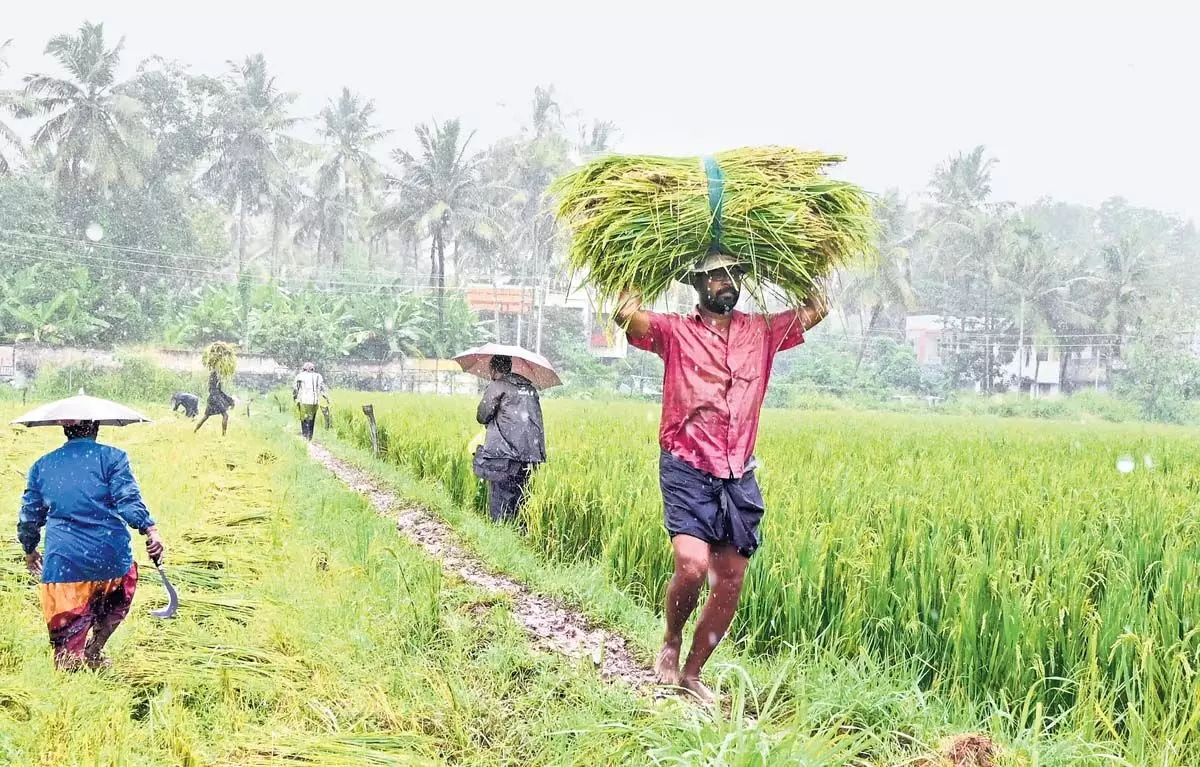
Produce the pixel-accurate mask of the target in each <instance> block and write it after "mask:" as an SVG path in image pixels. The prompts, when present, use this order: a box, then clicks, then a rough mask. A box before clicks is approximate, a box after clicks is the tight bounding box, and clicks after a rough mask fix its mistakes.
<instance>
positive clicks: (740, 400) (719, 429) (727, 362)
mask: <svg viewBox="0 0 1200 767" xmlns="http://www.w3.org/2000/svg"><path fill="white" fill-rule="evenodd" d="M648 314H649V315H650V332H649V333H647V334H646V335H645V336H643V337H642V338H633V337H632V336H631V337H630V338H629V342H630V343H631V344H633V345H634V346H636V347H637V348H639V349H644V350H645V351H649V352H654V353H655V354H657V355H658V356H660V357H662V358H663V362H664V363H665V364H666V370H665V373H664V375H663V408H662V425H661V427H660V429H659V444H660V445H661V446H662V449H663V450H666V451H667V452H669V453H671V454H672V455H674V456H675V457H677V458H679V459H681V460H682V461H684V462H685V463H687V464H689V465H690V466H693V467H695V468H697V469H699V470H700V471H703V472H705V473H707V474H711V475H712V476H714V477H722V478H737V477H741V476H742V474H743V473H744V472H745V469H746V463H747V461H749V460H750V457H751V455H752V454H753V453H754V442H755V440H756V439H757V437H758V417H759V412H760V411H761V410H762V403H763V397H765V396H766V393H767V379H768V378H770V376H771V363H772V362H774V360H775V355H776V354H777V353H778V352H781V351H783V350H784V349H791V348H792V347H794V346H799V345H800V344H802V343H804V327H803V324H802V323H801V321H800V318H799V316H798V315H797V314H796V312H795V311H786V312H780V313H779V314H770V315H767V314H743V313H742V312H738V311H735V312H734V313H733V315H732V317H731V319H730V322H729V328H728V330H727V331H726V333H727V334H728V336H727V337H726V336H725V335H722V333H721V332H720V331H718V330H716V329H714V328H713V327H711V326H709V325H708V324H706V323H705V322H704V320H702V319H701V318H700V313H699V311H697V310H693V311H692V312H691V313H690V314H688V315H682V314H658V313H655V312H648Z"/></svg>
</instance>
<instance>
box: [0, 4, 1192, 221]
mask: <svg viewBox="0 0 1200 767" xmlns="http://www.w3.org/2000/svg"><path fill="white" fill-rule="evenodd" d="M7 5H9V6H13V7H6V8H5V10H4V14H3V18H2V19H0V40H3V39H6V38H10V37H11V38H13V39H14V48H15V49H14V51H13V52H12V55H11V56H10V63H11V65H12V68H13V70H14V71H13V73H10V82H8V83H7V84H8V85H12V84H14V83H13V82H12V79H13V77H15V74H16V73H20V72H25V71H29V70H31V69H37V68H42V69H45V68H47V67H49V66H50V64H49V62H48V61H47V60H46V59H45V58H44V57H43V56H42V55H41V50H42V48H43V47H44V45H45V41H46V40H47V39H48V38H49V37H50V36H51V35H52V34H54V33H57V32H63V31H70V30H72V29H74V28H76V27H77V26H78V25H79V23H80V22H81V21H83V20H84V19H88V20H91V21H103V22H104V23H105V29H106V32H108V33H109V34H110V35H111V36H112V38H113V40H114V41H115V40H116V39H117V37H119V36H121V35H124V36H125V38H126V46H127V57H126V58H127V60H126V67H127V69H128V70H129V71H132V69H133V68H134V67H135V66H136V63H137V61H139V60H140V59H141V58H143V57H145V56H148V55H150V54H152V53H158V54H161V55H164V56H166V57H168V58H176V59H179V60H182V61H185V62H188V63H190V64H192V65H193V67H194V68H195V69H197V70H199V71H207V72H212V73H218V72H220V71H222V70H223V67H224V62H225V61H226V60H228V59H231V58H241V57H243V56H245V55H246V54H248V53H254V52H260V51H261V52H262V53H264V54H265V55H266V57H267V60H268V63H269V65H270V66H271V68H272V69H273V70H274V71H275V73H276V74H277V75H278V79H279V82H280V84H281V85H282V86H283V87H284V88H286V89H288V90H294V91H297V92H299V93H300V94H301V100H300V102H299V105H298V109H299V110H300V111H302V112H305V113H315V112H316V111H317V110H319V109H320V107H321V106H322V105H323V103H324V102H325V100H326V99H328V98H329V97H330V96H332V95H334V94H335V93H336V92H337V91H338V89H340V88H341V86H342V85H350V86H351V87H352V88H353V89H355V90H358V91H361V92H363V93H364V94H366V95H367V96H369V97H371V98H374V99H375V100H376V101H377V104H378V107H379V118H380V121H381V122H382V123H384V124H386V125H387V126H388V127H393V128H396V129H397V132H396V134H394V136H393V137H392V141H393V142H394V143H397V144H401V143H404V144H407V143H408V142H409V137H410V136H411V127H412V126H413V125H414V124H415V123H417V122H420V121H425V120H429V119H431V118H437V119H444V118H448V117H454V116H461V117H462V118H463V120H464V122H465V123H466V124H467V125H468V126H470V127H475V128H478V129H479V132H480V140H481V141H487V140H490V139H492V138H495V137H497V136H499V135H502V134H504V133H506V132H509V131H511V130H513V129H514V127H515V126H516V125H517V124H518V123H519V121H520V120H521V119H523V118H524V116H525V114H526V113H527V111H528V108H527V105H528V102H529V100H530V97H531V94H532V90H533V87H534V86H535V85H538V84H553V85H555V86H556V88H557V91H558V94H559V96H560V101H561V102H562V103H563V105H564V108H565V109H566V110H579V111H581V112H582V113H583V114H585V115H586V116H588V117H589V118H590V117H600V118H604V119H609V120H612V121H614V122H616V123H617V124H618V126H619V127H620V130H621V141H620V144H619V149H621V150H623V151H636V152H652V153H661V154H701V153H706V152H711V151H716V150H721V149H726V148H732V147H735V146H743V145H753V144H764V143H779V144H789V145H796V146H802V147H812V148H819V149H823V150H828V151H835V152H840V153H843V154H846V155H848V156H849V157H850V161H849V162H848V163H847V164H846V166H844V168H843V170H842V171H841V173H842V175H844V176H846V177H848V178H851V179H853V180H855V181H858V182H859V183H862V184H864V185H866V186H868V187H869V188H871V189H873V190H881V189H883V188H885V187H888V186H898V187H900V188H902V189H904V190H905V191H908V192H920V191H922V190H923V189H924V187H925V184H926V181H927V180H928V177H929V174H930V171H931V170H932V168H933V167H934V166H935V165H936V164H937V163H938V162H940V161H941V160H943V159H944V158H945V157H947V156H948V155H950V154H952V153H954V152H957V151H960V150H966V149H970V148H971V147H973V146H975V145H976V144H986V145H987V147H988V149H989V151H990V152H991V153H992V154H993V155H994V156H996V157H997V158H999V161H1000V162H999V164H998V165H997V166H996V168H995V171H994V189H995V192H996V195H997V196H998V197H1000V198H1002V199H1010V200H1015V201H1018V202H1028V201H1032V200H1034V199H1036V198H1037V197H1040V196H1043V195H1051V196H1054V197H1057V198H1060V199H1064V200H1068V201H1072V202H1079V203H1087V204H1096V203H1098V202H1100V201H1101V200H1103V199H1104V198H1106V197H1108V196H1111V195H1117V194H1120V195H1123V196H1125V197H1127V198H1128V199H1130V200H1131V201H1132V202H1134V203H1135V204H1140V205H1147V206H1153V207H1157V208H1161V209H1163V210H1166V211H1169V212H1174V213H1178V214H1181V215H1184V216H1187V217H1191V218H1195V219H1198V220H1200V189H1198V187H1197V183H1196V177H1197V175H1198V174H1200V37H1198V34H1200V33H1198V30H1200V10H1198V9H1197V4H1195V3H1191V4H1187V5H1191V6H1192V9H1191V10H1188V9H1187V7H1186V5H1185V4H1184V3H1182V2H1181V3H1180V8H1179V9H1178V10H1168V9H1169V8H1170V6H1167V5H1165V4H1160V5H1158V6H1154V5H1153V4H1150V3H1135V2H1133V1H1132V0H1130V2H1128V3H1104V2H1067V1H1066V0H1059V1H1058V2H1050V1H1044V2H1041V3H1034V2H1024V1H1020V0H1019V1H1014V0H1005V1H1003V2H986V3H982V2H979V3H970V2H965V1H960V2H957V3H952V2H916V3H901V2H874V3H872V2H843V3H829V2H816V3H814V2H807V1H801V0H795V1H793V2H788V1H787V0H780V2H778V3H768V2H764V1H762V0H724V1H723V2H720V3H712V4H711V5H710V4H707V3H704V2H700V1H699V0H693V1H690V2H689V1H686V0H684V1H675V0H671V1H669V2H668V1H665V0H664V1H662V2H654V1H653V0H642V1H641V2H629V1H628V0H612V1H610V2H606V3H600V2H587V3H570V2H566V1H565V0H564V1H562V2H557V3H555V2H532V0H509V1H508V2H494V1H493V2H474V1H472V2H466V1H465V0H464V1H461V2H450V1H444V2H440V3H439V2H434V3H403V2H401V3H386V2H382V1H377V2H368V1H365V0H341V1H340V2H320V3H306V2H288V3H283V2H274V1H272V2H263V1H262V0H240V1H236V0H191V1H190V2H163V0H52V1H51V2H44V3H40V4H38V3H16V2H9V3H7ZM834 5H837V6H838V8H837V10H832V9H831V6H834ZM481 147H482V144H481Z"/></svg>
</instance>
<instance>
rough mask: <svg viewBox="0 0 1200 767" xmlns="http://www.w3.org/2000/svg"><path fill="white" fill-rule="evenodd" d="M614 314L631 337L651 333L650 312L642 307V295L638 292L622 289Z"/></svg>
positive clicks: (642, 336) (618, 322)
mask: <svg viewBox="0 0 1200 767" xmlns="http://www.w3.org/2000/svg"><path fill="white" fill-rule="evenodd" d="M613 316H614V317H615V318H616V320H617V324H619V325H620V326H621V327H623V328H624V329H625V332H626V334H628V335H629V337H630V338H645V337H646V336H648V335H650V312H648V311H646V310H645V309H643V308H642V297H641V296H640V295H638V294H637V293H631V292H629V291H627V290H626V291H622V292H621V295H620V297H619V298H618V299H617V311H616V312H615V313H614V315H613Z"/></svg>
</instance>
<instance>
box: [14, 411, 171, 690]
mask: <svg viewBox="0 0 1200 767" xmlns="http://www.w3.org/2000/svg"><path fill="white" fill-rule="evenodd" d="M63 432H64V434H65V435H66V437H67V442H66V444H65V445H63V446H62V447H60V448H58V449H57V450H55V451H53V452H51V453H47V454H46V455H44V456H42V457H41V458H40V459H38V461H37V462H36V463H34V464H33V468H31V469H30V470H29V475H28V477H27V484H26V488H25V495H24V497H23V498H22V502H21V511H20V515H19V517H18V522H17V538H18V539H19V540H20V541H21V545H22V546H23V547H24V549H25V564H26V566H27V567H28V569H29V572H30V573H32V574H34V575H38V574H40V575H41V576H42V585H41V596H42V614H43V616H44V617H45V620H46V627H47V629H48V630H49V632H50V644H51V646H53V648H54V662H55V665H56V666H57V667H58V668H59V669H62V670H64V671H74V670H77V669H79V668H82V667H84V666H87V667H89V668H103V667H106V666H107V665H109V664H108V660H107V659H106V658H105V657H104V654H103V650H104V645H105V643H106V642H108V639H109V637H111V636H112V634H113V632H114V631H116V629H117V626H119V625H120V624H121V621H122V620H124V619H125V616H126V615H127V614H128V612H129V606H130V604H132V602H133V594H134V591H135V590H136V588H137V564H136V563H135V562H134V561H133V552H132V551H130V535H129V528H133V529H134V530H137V531H138V532H140V533H141V534H142V535H144V536H146V551H147V553H149V555H150V558H151V559H154V560H157V559H158V558H160V557H161V556H162V555H163V542H162V538H161V537H160V536H159V534H158V529H157V528H156V527H155V525H154V520H153V519H152V518H151V517H150V512H149V511H148V510H147V509H146V504H145V503H144V502H143V501H142V494H141V491H140V490H139V489H138V484H137V481H136V480H135V479H134V478H133V472H132V471H131V469H130V467H129V456H128V455H126V454H125V451H123V450H120V449H119V448H115V447H112V446H111V445H102V444H100V443H98V442H96V436H97V435H98V434H99V432H100V426H99V424H98V423H96V422H95V421H82V422H76V423H73V424H69V425H66V426H64V427H63ZM43 527H45V528H46V545H45V550H46V553H45V555H44V556H43V555H42V554H40V553H38V543H39V541H40V540H41V531H42V528H43Z"/></svg>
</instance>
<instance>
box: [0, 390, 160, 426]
mask: <svg viewBox="0 0 1200 767" xmlns="http://www.w3.org/2000/svg"><path fill="white" fill-rule="evenodd" d="M77 421H98V422H99V423H100V425H102V426H126V425H128V424H131V423H148V422H149V421H150V419H149V418H147V417H146V416H144V415H142V414H141V413H139V412H137V411H136V410H133V409H131V408H127V407H125V406H124V405H119V404H117V403H116V402H110V401H109V400H106V399H100V398H99V397H89V396H87V395H86V394H82V393H81V394H79V395H78V396H75V397H68V398H67V399H60V400H58V401H57V402H51V403H50V404H48V405H42V406H41V407H39V408H35V409H33V410H30V411H29V412H28V413H26V414H25V415H23V416H21V417H20V418H18V419H16V420H15V421H13V423H14V424H24V425H25V426H63V425H65V424H67V423H73V422H77Z"/></svg>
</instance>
